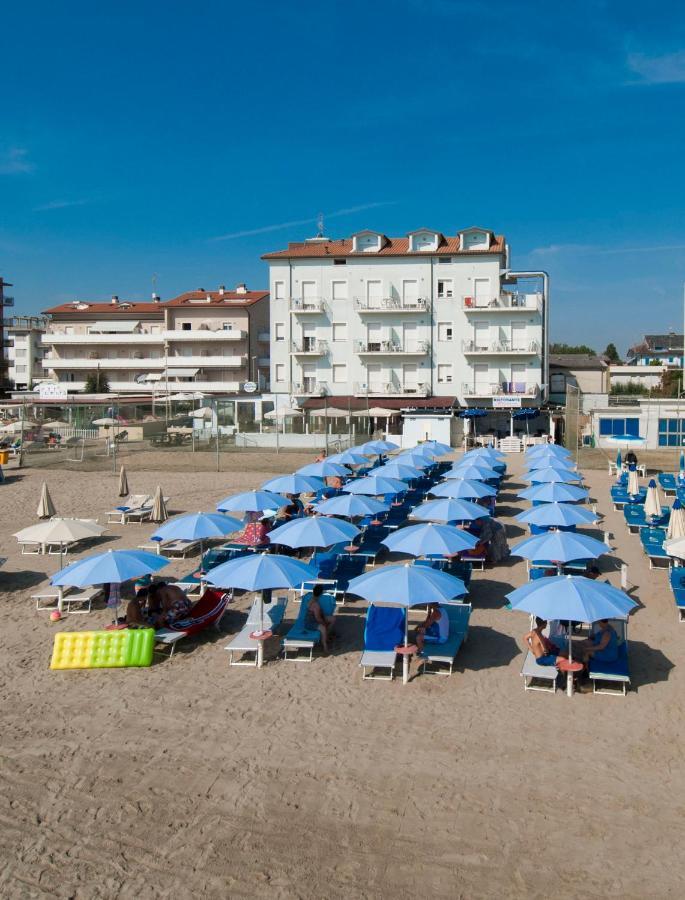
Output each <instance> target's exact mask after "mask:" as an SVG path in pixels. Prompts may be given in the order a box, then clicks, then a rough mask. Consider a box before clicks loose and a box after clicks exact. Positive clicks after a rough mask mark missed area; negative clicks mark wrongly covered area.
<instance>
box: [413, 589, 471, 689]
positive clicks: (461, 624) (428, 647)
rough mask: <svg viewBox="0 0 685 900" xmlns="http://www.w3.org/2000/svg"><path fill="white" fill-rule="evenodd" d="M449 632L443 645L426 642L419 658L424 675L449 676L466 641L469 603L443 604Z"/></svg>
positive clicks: (469, 611)
mask: <svg viewBox="0 0 685 900" xmlns="http://www.w3.org/2000/svg"><path fill="white" fill-rule="evenodd" d="M443 609H445V610H446V612H447V617H448V618H449V620H450V630H449V635H448V637H447V640H446V641H445V643H444V644H431V643H429V642H426V643H425V644H424V647H423V653H422V654H421V656H420V657H419V659H420V667H421V671H422V672H423V673H424V675H431V674H432V675H451V674H452V667H453V665H454V660H455V657H456V655H457V653H458V652H459V649H460V648H461V645H462V644H463V643H464V641H465V640H466V635H467V632H468V628H469V619H470V618H471V604H470V603H456V604H445V605H444V606H443Z"/></svg>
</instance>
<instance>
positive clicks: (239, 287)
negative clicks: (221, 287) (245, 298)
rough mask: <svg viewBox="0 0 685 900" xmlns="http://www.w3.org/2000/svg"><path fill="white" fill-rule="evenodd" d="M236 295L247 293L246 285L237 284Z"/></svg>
mask: <svg viewBox="0 0 685 900" xmlns="http://www.w3.org/2000/svg"><path fill="white" fill-rule="evenodd" d="M235 292H236V294H246V293H247V285H246V284H237V285H236V287H235Z"/></svg>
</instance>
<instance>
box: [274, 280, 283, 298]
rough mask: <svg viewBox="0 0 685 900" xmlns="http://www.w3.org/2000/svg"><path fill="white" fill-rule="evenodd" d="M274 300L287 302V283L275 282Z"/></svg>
mask: <svg viewBox="0 0 685 900" xmlns="http://www.w3.org/2000/svg"><path fill="white" fill-rule="evenodd" d="M274 300H285V281H275V282H274Z"/></svg>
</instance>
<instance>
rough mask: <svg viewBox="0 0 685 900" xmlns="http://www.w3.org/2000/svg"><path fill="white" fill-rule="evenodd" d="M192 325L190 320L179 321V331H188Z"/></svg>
mask: <svg viewBox="0 0 685 900" xmlns="http://www.w3.org/2000/svg"><path fill="white" fill-rule="evenodd" d="M192 327H193V326H192V324H191V323H190V322H181V331H190V330H191V328H192Z"/></svg>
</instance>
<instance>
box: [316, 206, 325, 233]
mask: <svg viewBox="0 0 685 900" xmlns="http://www.w3.org/2000/svg"><path fill="white" fill-rule="evenodd" d="M316 228H317V234H316V236H317V237H320V238H322V237H323V236H324V230H323V213H322V212H320V213H319V215H318V216H317V217H316Z"/></svg>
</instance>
